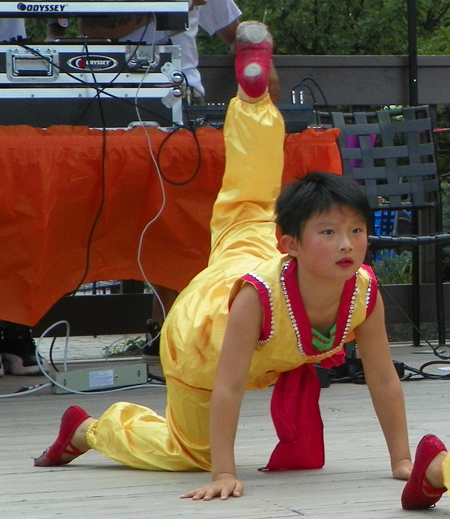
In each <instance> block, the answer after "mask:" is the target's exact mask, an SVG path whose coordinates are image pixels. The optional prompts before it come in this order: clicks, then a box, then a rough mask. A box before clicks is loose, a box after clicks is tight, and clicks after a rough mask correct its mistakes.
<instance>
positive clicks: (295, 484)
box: [0, 346, 450, 519]
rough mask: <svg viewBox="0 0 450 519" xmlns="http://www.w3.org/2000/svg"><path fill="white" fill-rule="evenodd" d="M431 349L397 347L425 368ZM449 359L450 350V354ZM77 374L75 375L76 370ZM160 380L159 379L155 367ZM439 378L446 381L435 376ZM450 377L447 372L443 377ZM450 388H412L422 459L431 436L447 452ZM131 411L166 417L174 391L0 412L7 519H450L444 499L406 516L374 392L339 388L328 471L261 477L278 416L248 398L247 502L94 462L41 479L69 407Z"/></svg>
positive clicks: (413, 425) (241, 450) (176, 479)
mask: <svg viewBox="0 0 450 519" xmlns="http://www.w3.org/2000/svg"><path fill="white" fill-rule="evenodd" d="M427 351H429V348H427V347H423V348H415V349H414V348H412V347H409V346H393V347H392V356H393V358H394V359H396V360H398V361H402V362H405V363H406V364H407V365H409V366H412V367H415V368H419V367H420V366H421V365H422V364H423V363H425V362H428V361H432V360H437V358H436V357H435V356H433V355H432V354H430V353H426V352H427ZM449 352H450V350H449V349H447V351H446V354H447V355H448V354H449ZM71 368H72V367H71V366H69V369H71ZM153 369H154V370H156V371H157V370H158V369H159V365H158V364H157V363H156V364H155V366H153ZM435 372H436V373H437V371H435ZM440 373H441V374H445V372H442V371H441V372H440ZM41 382H45V379H44V378H43V377H12V376H5V377H3V378H2V379H1V380H0V388H1V389H0V392H1V393H2V394H3V395H7V394H10V393H12V392H14V391H17V389H18V388H19V387H21V386H23V385H30V384H37V383H41ZM449 387H450V381H448V380H447V381H445V380H444V381H443V380H418V381H408V382H404V383H403V388H404V392H405V397H406V403H407V413H408V420H409V427H410V442H411V447H412V450H413V453H414V451H415V446H416V445H417V443H418V441H419V440H420V438H421V437H422V436H423V435H424V434H426V433H429V432H432V433H434V434H437V435H438V436H440V437H441V439H442V440H443V441H444V442H447V443H448V444H449V445H450V399H449V394H450V391H449ZM118 400H128V401H132V402H135V403H138V404H143V405H146V406H149V407H152V408H153V409H154V410H155V411H157V412H158V413H161V414H163V413H164V406H165V388H163V387H153V388H146V389H135V390H128V391H124V392H120V393H106V394H101V395H99V394H96V395H93V396H86V395H55V394H54V393H53V392H52V390H51V389H50V388H46V389H44V390H42V391H38V392H36V393H34V394H27V395H22V396H17V397H12V398H4V399H2V402H1V428H0V435H1V440H2V441H1V445H2V449H1V451H2V452H1V464H0V488H1V491H2V499H1V505H0V514H1V516H2V517H4V518H5V519H16V518H20V519H23V518H24V517H27V518H29V519H47V518H64V519H71V518H77V519H84V518H87V517H90V518H92V517H95V518H96V519H106V518H123V519H130V518H147V517H155V518H158V517H159V518H167V519H169V518H170V519H175V518H179V517H192V518H194V517H195V518H196V519H212V518H214V519H230V518H233V517H236V518H246V519H281V518H283V519H288V518H289V519H290V518H292V519H293V518H297V517H311V518H312V517H314V518H315V519H321V518H324V519H331V518H333V519H341V518H345V519H363V518H364V519H398V518H409V517H422V516H430V517H431V516H432V517H433V518H440V517H442V518H443V517H448V516H449V515H450V502H449V499H448V498H447V497H446V496H444V497H443V498H442V500H441V501H440V503H438V506H437V508H435V509H434V510H430V511H425V512H405V511H403V510H402V509H401V506H400V494H401V491H402V489H403V486H404V482H402V481H396V480H394V479H392V477H391V474H390V467H389V459H388V455H387V449H386V447H385V444H384V439H383V437H382V434H381V431H380V428H379V425H378V422H377V420H376V418H375V416H374V412H373V409H372V406H371V403H370V399H369V395H368V391H367V387H366V386H365V385H357V384H352V383H345V384H332V385H331V387H330V388H327V389H323V390H322V395H321V409H322V417H323V420H324V424H325V445H326V464H325V467H324V468H323V469H321V470H316V471H303V472H300V471H298V472H278V473H262V472H258V470H257V469H258V467H261V466H263V465H264V464H265V462H266V461H267V460H268V457H269V455H270V453H271V451H272V449H273V447H274V445H275V443H276V436H275V432H274V429H273V426H272V423H271V419H270V417H269V401H270V391H269V390H267V391H261V392H251V393H247V394H246V397H245V401H244V404H243V409H242V417H241V421H240V424H239V431H238V438H237V443H236V457H237V464H238V470H239V475H240V478H241V479H242V481H243V482H244V483H245V485H246V491H245V494H244V496H243V497H241V498H239V499H229V500H228V501H227V502H221V501H220V500H214V501H211V502H208V503H205V502H192V501H190V500H181V499H180V497H179V496H180V495H181V494H182V493H183V492H185V491H187V490H189V489H191V488H196V487H198V486H200V485H202V484H204V483H205V482H207V481H208V480H209V474H206V473H165V472H159V473H155V472H146V471H139V470H132V469H129V468H126V467H123V466H120V465H118V464H116V463H114V462H113V461H111V460H108V459H106V458H104V457H102V456H101V455H100V454H98V453H96V452H92V451H91V452H89V453H88V454H86V455H85V456H83V457H81V458H79V459H77V460H76V461H75V462H73V463H72V464H71V465H68V466H65V467H56V468H35V467H34V466H33V460H32V457H34V456H38V455H39V454H40V453H41V452H42V451H43V450H44V449H45V447H47V446H48V445H49V444H50V443H51V442H53V440H54V439H55V435H56V432H57V429H58V427H59V420H60V416H61V414H62V413H63V411H64V410H65V409H66V408H67V407H68V406H69V405H72V404H77V405H80V406H82V407H83V408H85V409H86V410H87V411H88V412H89V413H90V414H92V415H93V416H94V417H95V416H98V415H99V414H101V413H102V412H103V410H105V409H106V408H107V407H108V406H109V405H110V404H112V403H113V402H116V401H118Z"/></svg>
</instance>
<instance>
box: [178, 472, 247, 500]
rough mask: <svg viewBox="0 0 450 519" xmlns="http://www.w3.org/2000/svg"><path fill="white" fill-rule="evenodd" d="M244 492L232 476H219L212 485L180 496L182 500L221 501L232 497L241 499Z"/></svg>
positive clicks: (242, 487) (239, 483)
mask: <svg viewBox="0 0 450 519" xmlns="http://www.w3.org/2000/svg"><path fill="white" fill-rule="evenodd" d="M243 492H244V485H243V484H242V483H241V482H240V481H239V480H238V479H237V478H236V476H235V475H234V474H219V475H217V476H216V477H215V479H214V481H213V482H212V483H209V485H205V486H204V487H201V488H197V489H195V490H191V491H190V492H186V494H183V495H182V496H181V498H182V499H186V498H192V500H193V501H199V500H201V499H203V501H211V499H212V498H213V497H220V499H222V500H226V499H228V498H229V497H230V496H232V497H241V496H242V494H243Z"/></svg>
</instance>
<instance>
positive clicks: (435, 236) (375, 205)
mask: <svg viewBox="0 0 450 519" xmlns="http://www.w3.org/2000/svg"><path fill="white" fill-rule="evenodd" d="M329 115H330V117H331V119H332V124H333V126H335V127H336V128H339V129H340V131H341V133H340V136H339V146H340V150H341V155H342V163H343V171H344V174H345V175H348V176H350V177H352V178H353V179H354V180H355V181H356V182H358V183H359V184H360V185H361V188H362V189H363V190H364V192H365V194H366V195H367V197H368V199H369V203H370V206H371V207H372V209H373V211H374V213H375V212H379V211H389V212H390V211H396V212H398V213H397V214H403V215H404V214H405V212H407V213H408V214H410V215H411V228H412V233H411V235H410V236H393V235H390V236H383V235H379V236H376V235H371V236H370V237H369V242H370V244H371V249H373V248H376V249H393V248H396V247H410V248H411V249H412V322H413V323H414V325H415V326H416V327H417V329H416V328H414V327H413V345H414V346H419V345H420V332H419V328H420V277H421V276H420V273H421V269H420V262H419V247H421V246H422V245H430V244H433V245H434V250H435V257H434V264H435V272H434V282H435V289H436V295H435V297H436V309H437V311H436V316H437V318H436V321H437V327H438V339H439V344H440V345H444V344H445V315H444V297H443V274H442V246H443V244H445V243H450V234H448V233H442V232H441V231H442V213H441V196H440V182H439V178H438V174H437V167H436V156H435V148H434V141H433V134H432V122H431V118H430V114H429V109H428V107H427V106H419V107H406V108H402V109H396V110H381V111H377V112H370V113H364V112H354V113H351V114H343V113H331V114H329ZM425 214H427V215H428V216H425ZM425 218H427V220H425ZM426 222H428V226H426V225H425V223H426ZM422 228H427V229H430V228H431V229H432V231H433V232H429V231H428V230H427V231H426V232H425V233H424V234H422V233H421V232H420V230H421V229H422ZM371 232H372V233H373V232H374V230H373V229H372V230H371ZM393 234H395V233H393Z"/></svg>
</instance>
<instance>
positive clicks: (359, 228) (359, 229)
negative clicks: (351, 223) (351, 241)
mask: <svg viewBox="0 0 450 519" xmlns="http://www.w3.org/2000/svg"><path fill="white" fill-rule="evenodd" d="M353 232H354V233H355V234H359V233H361V232H364V229H362V228H361V227H357V228H356V229H353Z"/></svg>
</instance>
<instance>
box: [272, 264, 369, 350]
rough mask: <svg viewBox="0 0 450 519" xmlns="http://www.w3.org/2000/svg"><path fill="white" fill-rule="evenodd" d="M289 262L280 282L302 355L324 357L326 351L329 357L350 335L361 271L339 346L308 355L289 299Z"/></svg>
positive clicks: (282, 271) (284, 266)
mask: <svg viewBox="0 0 450 519" xmlns="http://www.w3.org/2000/svg"><path fill="white" fill-rule="evenodd" d="M289 264H290V261H287V262H286V263H285V264H284V265H283V268H282V269H281V276H280V283H281V288H282V291H283V296H284V299H285V301H286V307H287V309H288V313H289V319H290V321H291V324H292V328H293V330H294V333H295V336H296V337H297V348H298V350H299V352H300V353H301V354H302V355H304V356H307V357H309V358H312V359H314V358H319V357H322V356H323V355H324V353H326V354H327V357H329V356H331V355H329V354H330V353H332V352H337V351H338V350H340V349H341V348H342V346H343V345H344V342H345V339H346V337H347V335H348V332H349V329H350V325H351V322H352V316H353V311H354V309H355V301H356V296H357V295H358V275H359V273H358V272H356V275H355V286H354V289H353V294H352V298H351V301H350V307H349V311H348V315H347V321H346V323H345V327H344V331H343V333H342V336H341V339H340V342H339V344H338V345H337V346H334V347H332V348H330V349H329V350H327V351H326V352H323V351H322V352H320V353H319V354H318V355H308V354H307V353H306V352H305V351H304V349H303V344H302V340H301V336H300V329H299V327H298V324H297V321H296V319H295V315H294V311H293V309H292V304H291V301H290V299H289V295H288V291H287V288H286V279H285V272H286V270H287V268H288V267H289ZM366 302H367V299H366Z"/></svg>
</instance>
